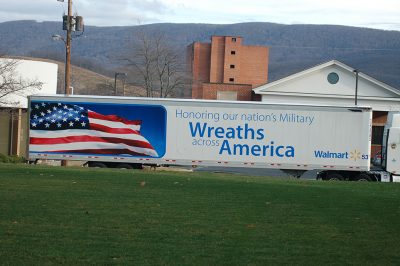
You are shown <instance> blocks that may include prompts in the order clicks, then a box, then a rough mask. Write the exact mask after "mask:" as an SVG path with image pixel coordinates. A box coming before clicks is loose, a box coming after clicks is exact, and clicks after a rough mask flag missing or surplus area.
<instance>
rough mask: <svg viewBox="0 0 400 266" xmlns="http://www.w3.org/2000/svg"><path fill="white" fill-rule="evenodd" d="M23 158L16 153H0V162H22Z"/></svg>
mask: <svg viewBox="0 0 400 266" xmlns="http://www.w3.org/2000/svg"><path fill="white" fill-rule="evenodd" d="M24 162H25V158H24V157H22V156H17V155H11V156H8V155H4V154H1V153H0V163H24Z"/></svg>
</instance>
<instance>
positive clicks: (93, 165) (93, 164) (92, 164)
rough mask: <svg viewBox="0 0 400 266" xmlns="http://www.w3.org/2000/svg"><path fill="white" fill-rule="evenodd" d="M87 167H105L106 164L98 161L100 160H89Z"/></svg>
mask: <svg viewBox="0 0 400 266" xmlns="http://www.w3.org/2000/svg"><path fill="white" fill-rule="evenodd" d="M89 167H94V168H107V165H105V164H104V163H100V162H91V163H89Z"/></svg>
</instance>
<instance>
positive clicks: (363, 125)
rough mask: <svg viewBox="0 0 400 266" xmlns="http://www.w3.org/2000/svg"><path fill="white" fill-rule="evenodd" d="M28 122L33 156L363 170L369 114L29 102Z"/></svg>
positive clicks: (167, 103)
mask: <svg viewBox="0 0 400 266" xmlns="http://www.w3.org/2000/svg"><path fill="white" fill-rule="evenodd" d="M29 123H30V135H29V137H30V140H29V153H30V157H32V158H43V157H47V158H55V159H56V158H59V159H63V158H65V157H66V156H69V157H70V158H72V159H76V160H78V159H87V158H90V157H96V158H102V159H104V160H114V159H116V158H118V159H119V160H126V161H129V162H133V161H135V160H137V159H139V158H141V159H147V160H149V161H151V162H156V163H163V162H164V161H165V160H169V161H171V160H173V161H176V162H177V164H179V162H182V163H184V164H188V162H193V163H196V162H201V163H204V164H216V163H229V164H232V165H235V164H237V165H239V164H244V163H251V164H255V165H258V166H260V167H270V166H271V165H278V166H279V168H286V169H291V168H298V167H299V166H303V167H305V168H310V169H313V168H321V167H335V168H336V169H349V168H353V167H354V168H358V169H361V170H362V169H368V167H369V161H370V158H369V154H370V128H371V112H370V111H354V110H353V111H352V110H350V109H348V108H335V107H316V106H289V105H264V104H251V103H238V104H236V103H235V104H233V103H227V102H215V103H211V102H200V101H174V100H164V101H151V100H143V99H136V100H132V99H131V100H130V101H127V100H124V101H123V100H112V101H109V102H104V101H102V102H99V101H94V100H87V99H86V100H85V98H77V99H74V98H72V99H63V98H60V97H59V98H57V99H54V98H51V97H47V98H46V97H38V98H35V97H33V98H32V99H31V102H30V122H29ZM264 165H265V166H264Z"/></svg>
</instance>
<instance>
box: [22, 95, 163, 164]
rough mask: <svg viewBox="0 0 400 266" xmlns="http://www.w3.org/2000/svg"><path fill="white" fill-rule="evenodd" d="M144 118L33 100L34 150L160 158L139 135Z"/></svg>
mask: <svg viewBox="0 0 400 266" xmlns="http://www.w3.org/2000/svg"><path fill="white" fill-rule="evenodd" d="M140 127H141V121H140V120H128V119H125V118H122V117H119V116H117V115H102V114H99V113H96V112H93V111H91V110H88V109H86V108H83V107H81V106H78V105H73V104H66V103H52V102H32V104H31V113H30V140H29V147H30V151H31V152H57V153H84V154H112V155H130V156H152V157H158V154H157V152H156V150H155V149H154V148H153V146H152V145H151V144H150V142H149V141H148V140H147V139H146V138H145V137H143V136H142V135H141V134H140Z"/></svg>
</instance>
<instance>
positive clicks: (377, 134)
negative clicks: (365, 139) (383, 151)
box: [372, 126, 384, 145]
mask: <svg viewBox="0 0 400 266" xmlns="http://www.w3.org/2000/svg"><path fill="white" fill-rule="evenodd" d="M383 131H384V127H383V126H373V127H372V144H374V145H382V138H383Z"/></svg>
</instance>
